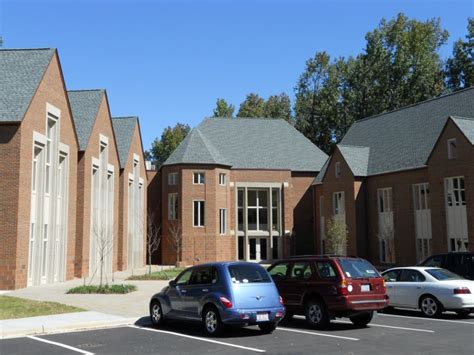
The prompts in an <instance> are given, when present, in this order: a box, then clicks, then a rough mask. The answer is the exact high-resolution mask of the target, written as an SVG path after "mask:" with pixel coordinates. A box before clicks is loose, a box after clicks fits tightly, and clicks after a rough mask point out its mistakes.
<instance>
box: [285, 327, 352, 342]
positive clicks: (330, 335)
mask: <svg viewBox="0 0 474 355" xmlns="http://www.w3.org/2000/svg"><path fill="white" fill-rule="evenodd" d="M277 330H285V331H287V332H295V333H302V334H310V335H317V336H321V337H328V338H338V339H345V340H354V341H358V340H360V339H357V338H350V337H343V336H340V335H332V334H325V333H316V332H310V331H306V330H299V329H292V328H287V327H278V328H277Z"/></svg>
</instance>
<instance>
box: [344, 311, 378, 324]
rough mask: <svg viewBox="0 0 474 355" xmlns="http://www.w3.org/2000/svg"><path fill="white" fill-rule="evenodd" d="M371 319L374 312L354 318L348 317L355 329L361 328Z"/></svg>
mask: <svg viewBox="0 0 474 355" xmlns="http://www.w3.org/2000/svg"><path fill="white" fill-rule="evenodd" d="M373 317H374V312H373V311H370V312H367V313H363V314H360V315H357V316H355V317H350V318H349V319H350V320H351V322H352V323H353V324H354V325H355V326H356V327H358V328H363V327H365V326H367V324H369V323H370V322H371V321H372V318H373Z"/></svg>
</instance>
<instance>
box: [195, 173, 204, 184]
mask: <svg viewBox="0 0 474 355" xmlns="http://www.w3.org/2000/svg"><path fill="white" fill-rule="evenodd" d="M196 177H197V179H196ZM196 181H197V182H196ZM205 183H206V176H205V174H204V172H203V171H193V185H204V184H205Z"/></svg>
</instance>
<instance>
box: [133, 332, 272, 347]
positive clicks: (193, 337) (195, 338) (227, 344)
mask: <svg viewBox="0 0 474 355" xmlns="http://www.w3.org/2000/svg"><path fill="white" fill-rule="evenodd" d="M129 327H130V328H136V329H142V330H148V331H150V332H156V333H163V334H171V335H176V336H179V337H183V338H188V339H194V340H200V341H206V342H208V343H214V344H219V345H225V346H230V347H233V348H238V349H244V350H249V351H254V352H257V353H264V352H266V350H263V349H257V348H250V347H248V346H242V345H237V344H232V343H225V342H223V341H217V340H212V339H206V338H201V337H196V336H193V335H187V334H182V333H176V332H171V331H169V330H161V329H154V328H145V327H139V326H136V325H129Z"/></svg>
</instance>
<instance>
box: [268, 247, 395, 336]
mask: <svg viewBox="0 0 474 355" xmlns="http://www.w3.org/2000/svg"><path fill="white" fill-rule="evenodd" d="M268 272H269V273H270V275H271V276H272V278H273V280H274V281H275V283H276V285H277V287H278V291H279V292H280V295H281V296H282V297H283V301H284V303H285V307H286V314H287V317H288V318H291V317H292V315H293V314H303V315H305V316H306V320H307V321H308V323H309V324H310V325H312V326H314V327H317V328H323V327H325V326H327V325H328V323H329V321H330V319H334V318H335V317H349V318H350V320H351V321H352V323H354V324H355V325H356V326H361V327H363V326H365V325H367V324H368V323H369V322H370V321H371V320H372V317H373V313H374V311H376V310H380V309H383V308H385V307H387V306H388V296H387V294H386V290H385V282H384V280H383V278H382V276H380V274H379V273H378V271H377V270H376V269H375V268H374V267H373V266H372V264H370V263H369V262H368V261H367V260H365V259H362V258H355V257H346V256H326V255H311V256H298V257H292V258H290V259H285V260H280V261H278V262H275V263H274V264H272V265H271V266H270V267H269V268H268Z"/></svg>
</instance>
